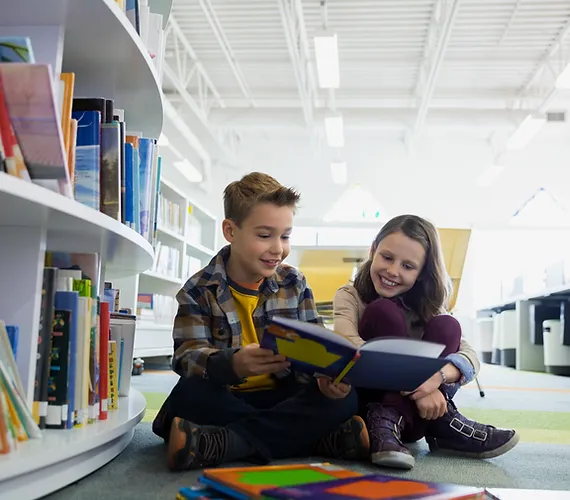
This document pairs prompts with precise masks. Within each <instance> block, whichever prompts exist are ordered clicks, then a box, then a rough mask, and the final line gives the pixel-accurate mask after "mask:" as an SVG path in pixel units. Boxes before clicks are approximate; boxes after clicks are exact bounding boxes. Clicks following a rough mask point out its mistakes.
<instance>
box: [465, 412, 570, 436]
mask: <svg viewBox="0 0 570 500" xmlns="http://www.w3.org/2000/svg"><path fill="white" fill-rule="evenodd" d="M461 412H462V413H463V414H464V415H465V416H467V417H469V418H471V419H473V420H476V421H477V422H485V423H487V424H492V425H494V426H495V427H505V428H509V429H510V428H513V429H519V428H520V429H547V430H560V431H564V430H570V415H569V414H568V413H565V412H555V411H534V410H491V409H484V410H483V409H479V408H461Z"/></svg>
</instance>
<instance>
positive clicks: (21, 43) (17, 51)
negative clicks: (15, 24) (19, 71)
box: [0, 36, 36, 63]
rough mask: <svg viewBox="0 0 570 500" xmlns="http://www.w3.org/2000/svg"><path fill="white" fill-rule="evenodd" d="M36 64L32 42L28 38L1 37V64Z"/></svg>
mask: <svg viewBox="0 0 570 500" xmlns="http://www.w3.org/2000/svg"><path fill="white" fill-rule="evenodd" d="M6 62H16V63H18V62H19V63H35V62H36V59H35V57H34V51H33V50H32V41H31V40H30V39H29V38H28V37H27V36H0V63H6Z"/></svg>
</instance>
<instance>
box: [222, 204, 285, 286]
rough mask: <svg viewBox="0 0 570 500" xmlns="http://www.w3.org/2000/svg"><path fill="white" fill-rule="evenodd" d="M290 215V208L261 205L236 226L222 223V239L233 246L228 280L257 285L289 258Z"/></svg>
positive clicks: (227, 221) (229, 221)
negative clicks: (223, 237)
mask: <svg viewBox="0 0 570 500" xmlns="http://www.w3.org/2000/svg"><path fill="white" fill-rule="evenodd" d="M293 213H294V209H293V207H290V206H282V207H280V206H277V205H275V204H273V203H260V204H259V205H257V206H255V207H254V208H253V209H252V211H251V212H250V213H249V215H248V216H247V217H246V218H245V219H244V221H243V222H242V223H241V224H240V225H239V226H238V225H237V224H235V223H234V222H233V221H231V220H229V219H226V220H224V222H223V231H224V236H225V238H226V239H227V240H228V241H229V242H230V243H231V245H232V248H231V253H230V258H229V261H228V269H227V272H228V275H229V276H230V278H232V279H233V280H234V281H238V282H242V283H257V282H259V281H261V280H262V279H263V278H269V277H270V276H272V275H273V273H275V270H276V269H277V266H278V265H279V264H280V263H281V262H283V260H285V258H286V257H287V256H288V255H289V251H290V244H289V237H290V236H291V231H292V229H293Z"/></svg>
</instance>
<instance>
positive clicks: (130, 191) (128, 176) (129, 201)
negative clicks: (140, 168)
mask: <svg viewBox="0 0 570 500" xmlns="http://www.w3.org/2000/svg"><path fill="white" fill-rule="evenodd" d="M133 167H134V159H133V145H132V144H130V143H128V142H127V143H125V221H124V222H125V224H126V225H127V226H128V227H130V228H131V229H135V230H136V226H135V204H134V172H133Z"/></svg>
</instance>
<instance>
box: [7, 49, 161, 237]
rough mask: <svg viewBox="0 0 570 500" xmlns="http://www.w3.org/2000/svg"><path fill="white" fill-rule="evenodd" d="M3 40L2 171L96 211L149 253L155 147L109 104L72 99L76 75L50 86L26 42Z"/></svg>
mask: <svg viewBox="0 0 570 500" xmlns="http://www.w3.org/2000/svg"><path fill="white" fill-rule="evenodd" d="M2 40H4V45H0V49H1V50H3V51H4V50H8V49H7V48H6V47H9V50H10V51H11V52H10V53H12V52H13V54H12V56H10V57H8V56H5V57H3V58H2V61H3V62H0V170H1V171H3V172H6V173H8V174H10V175H14V176H16V177H19V178H21V179H23V180H25V181H30V182H33V183H35V184H38V185H41V186H44V187H47V188H49V189H51V190H53V191H55V192H57V193H60V194H63V195H65V196H67V197H69V198H73V199H75V200H76V201H78V202H80V203H82V204H84V205H86V206H88V207H90V208H92V209H93V210H97V211H100V212H102V213H104V214H106V215H108V216H109V217H111V218H113V219H115V220H118V221H120V222H122V223H123V224H125V225H127V226H128V227H130V228H131V229H133V230H135V231H137V232H138V233H139V234H141V235H142V236H143V237H144V238H145V239H146V240H147V241H149V242H150V243H151V244H152V245H153V246H154V244H155V243H156V229H157V219H158V217H159V216H160V203H159V194H160V189H159V186H160V176H161V160H162V157H161V155H160V151H159V146H158V144H157V139H156V138H149V137H143V136H142V134H140V133H138V132H136V131H129V128H128V116H127V117H126V118H125V112H124V110H122V109H119V108H115V103H114V101H113V99H109V98H108V97H105V96H81V97H79V96H77V95H75V94H76V89H75V74H74V73H73V72H66V73H61V74H60V75H59V78H58V79H57V80H56V81H55V82H54V81H53V78H52V76H51V70H50V67H49V65H47V64H36V63H34V60H33V48H32V45H31V43H30V40H29V39H27V38H22V39H18V40H19V42H18V44H17V45H15V42H13V40H12V39H9V40H6V39H2V38H0V43H2ZM14 49H17V50H14ZM26 51H27V52H26ZM17 54H21V55H22V56H23V58H24V59H26V57H27V59H26V62H17V61H19V60H20V59H22V58H20V59H19V58H18V57H17ZM26 54H27V56H26ZM6 61H10V62H6Z"/></svg>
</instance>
